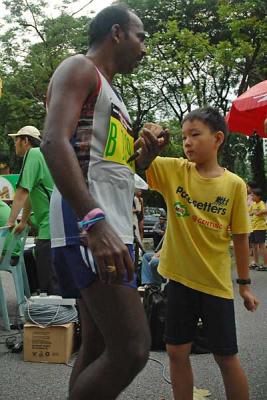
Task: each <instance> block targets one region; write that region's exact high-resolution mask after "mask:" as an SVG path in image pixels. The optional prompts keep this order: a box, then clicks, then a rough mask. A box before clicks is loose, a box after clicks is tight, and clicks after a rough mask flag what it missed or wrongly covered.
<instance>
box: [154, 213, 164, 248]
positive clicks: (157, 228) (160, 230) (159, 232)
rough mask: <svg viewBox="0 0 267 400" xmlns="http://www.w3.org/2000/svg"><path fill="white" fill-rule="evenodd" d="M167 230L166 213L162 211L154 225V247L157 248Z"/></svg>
mask: <svg viewBox="0 0 267 400" xmlns="http://www.w3.org/2000/svg"><path fill="white" fill-rule="evenodd" d="M165 231H166V213H165V212H161V214H160V216H159V220H158V222H156V223H155V225H154V226H153V242H154V249H156V248H157V246H158V244H159V243H160V241H161V239H162V238H163V236H164V234H165Z"/></svg>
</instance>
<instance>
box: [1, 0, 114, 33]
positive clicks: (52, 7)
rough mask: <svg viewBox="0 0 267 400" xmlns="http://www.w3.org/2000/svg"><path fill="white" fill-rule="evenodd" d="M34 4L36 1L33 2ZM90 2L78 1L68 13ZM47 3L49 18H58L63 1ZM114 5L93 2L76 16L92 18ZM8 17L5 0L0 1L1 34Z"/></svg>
mask: <svg viewBox="0 0 267 400" xmlns="http://www.w3.org/2000/svg"><path fill="white" fill-rule="evenodd" d="M32 1H33V2H34V0H32ZM36 1H37V0H36ZM89 1H90V0H78V1H75V2H73V3H71V4H70V5H69V6H68V8H67V12H70V13H73V12H75V11H77V10H79V9H80V8H82V7H83V6H85V5H86V4H88V3H89ZM47 3H48V4H49V6H48V8H47V16H49V17H56V16H57V15H58V11H57V10H56V7H57V6H59V5H60V4H62V3H63V1H62V0H48V1H47ZM111 3H112V0H93V1H92V3H91V4H90V5H88V6H87V7H85V8H84V9H83V10H82V11H80V12H79V13H78V14H76V16H77V17H79V16H81V15H88V16H91V15H92V14H91V13H92V11H94V12H95V13H98V12H99V11H100V10H102V9H103V8H105V7H107V6H109V5H110V4H111ZM5 15H6V9H5V6H4V4H3V0H0V33H1V31H2V32H3V31H4V30H5V21H4V20H3V17H4V16H5Z"/></svg>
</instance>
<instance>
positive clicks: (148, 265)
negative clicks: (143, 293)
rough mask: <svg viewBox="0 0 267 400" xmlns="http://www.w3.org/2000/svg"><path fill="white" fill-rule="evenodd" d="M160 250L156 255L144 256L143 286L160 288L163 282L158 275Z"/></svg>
mask: <svg viewBox="0 0 267 400" xmlns="http://www.w3.org/2000/svg"><path fill="white" fill-rule="evenodd" d="M159 257H160V250H159V251H157V252H156V253H154V252H147V253H145V254H144V255H143V258H142V265H141V285H153V286H160V285H161V284H162V282H163V278H162V276H161V275H160V274H159V273H158V265H159Z"/></svg>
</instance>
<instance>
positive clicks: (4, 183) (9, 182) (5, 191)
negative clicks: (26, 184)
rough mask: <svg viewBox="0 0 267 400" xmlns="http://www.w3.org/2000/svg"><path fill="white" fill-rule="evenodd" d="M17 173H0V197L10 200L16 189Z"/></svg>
mask: <svg viewBox="0 0 267 400" xmlns="http://www.w3.org/2000/svg"><path fill="white" fill-rule="evenodd" d="M18 179H19V174H9V175H0V199H1V200H3V201H7V200H9V201H12V200H13V199H14V193H15V191H16V184H17V182H18Z"/></svg>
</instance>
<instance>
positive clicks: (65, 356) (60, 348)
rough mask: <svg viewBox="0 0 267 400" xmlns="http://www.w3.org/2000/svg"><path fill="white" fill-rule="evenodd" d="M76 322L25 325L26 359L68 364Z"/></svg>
mask: <svg viewBox="0 0 267 400" xmlns="http://www.w3.org/2000/svg"><path fill="white" fill-rule="evenodd" d="M73 333H74V323H69V324H65V325H51V326H49V327H47V328H40V327H39V326H38V325H34V324H30V323H28V322H27V323H26V324H25V325H24V346H23V347H24V361H31V362H46V363H58V364H67V363H68V361H69V359H70V356H71V354H72V350H73Z"/></svg>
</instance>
